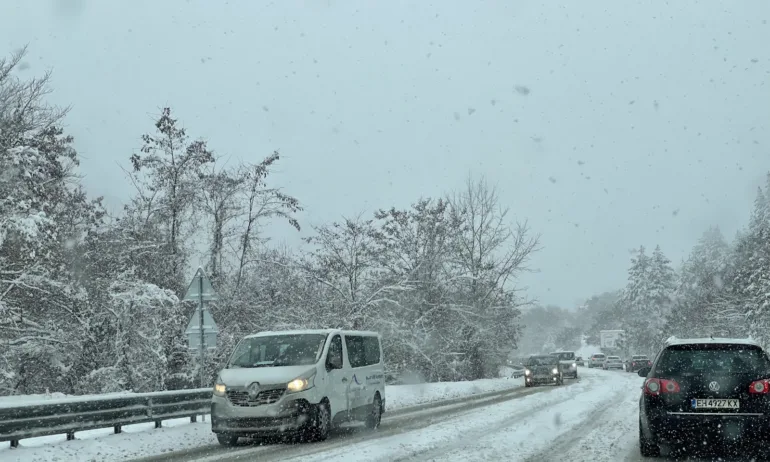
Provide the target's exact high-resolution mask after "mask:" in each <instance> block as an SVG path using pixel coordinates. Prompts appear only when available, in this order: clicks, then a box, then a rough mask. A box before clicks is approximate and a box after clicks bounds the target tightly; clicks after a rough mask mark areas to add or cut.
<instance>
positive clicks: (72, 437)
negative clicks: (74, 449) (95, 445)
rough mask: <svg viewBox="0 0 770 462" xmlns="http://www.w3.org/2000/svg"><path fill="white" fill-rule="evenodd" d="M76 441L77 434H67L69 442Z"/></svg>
mask: <svg viewBox="0 0 770 462" xmlns="http://www.w3.org/2000/svg"><path fill="white" fill-rule="evenodd" d="M74 439H75V432H67V441H72V440H74Z"/></svg>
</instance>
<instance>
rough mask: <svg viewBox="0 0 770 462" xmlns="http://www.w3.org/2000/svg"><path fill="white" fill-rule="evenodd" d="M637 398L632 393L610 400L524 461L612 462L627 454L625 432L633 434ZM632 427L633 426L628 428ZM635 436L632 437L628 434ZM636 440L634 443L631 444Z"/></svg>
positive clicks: (626, 436)
mask: <svg viewBox="0 0 770 462" xmlns="http://www.w3.org/2000/svg"><path fill="white" fill-rule="evenodd" d="M638 402H639V396H638V395H637V394H635V393H629V394H627V395H624V394H623V393H622V392H620V393H618V394H616V395H615V396H613V398H612V400H611V401H610V402H608V403H607V405H606V406H602V407H598V408H596V409H594V410H593V411H592V412H590V413H589V414H587V415H586V416H585V418H583V419H582V422H581V423H579V424H578V425H577V426H576V427H575V428H573V429H572V430H570V431H569V432H568V433H567V434H566V435H562V436H559V438H558V440H557V441H556V442H555V443H554V444H551V445H549V446H548V449H546V450H545V451H543V452H542V453H540V454H538V455H536V456H532V457H529V458H528V459H525V462H541V461H543V460H590V461H592V462H615V461H619V460H623V457H624V455H626V454H628V447H629V442H630V440H631V439H632V437H630V436H629V432H631V431H632V427H633V430H636V425H635V424H636V418H637V416H638V414H637V413H636V412H635V410H636V403H638ZM631 424H633V425H631ZM632 435H635V433H632ZM635 441H636V440H634V442H635Z"/></svg>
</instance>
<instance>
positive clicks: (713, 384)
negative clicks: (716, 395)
mask: <svg viewBox="0 0 770 462" xmlns="http://www.w3.org/2000/svg"><path fill="white" fill-rule="evenodd" d="M709 390H711V391H719V384H718V383H717V382H711V383H710V384H709Z"/></svg>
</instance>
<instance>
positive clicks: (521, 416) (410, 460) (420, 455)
mask: <svg viewBox="0 0 770 462" xmlns="http://www.w3.org/2000/svg"><path fill="white" fill-rule="evenodd" d="M586 385H587V389H588V391H590V390H591V389H592V388H593V387H592V386H588V385H589V384H586ZM552 391H554V392H555V391H556V390H552ZM577 396H579V394H571V395H570V396H566V397H564V398H561V399H558V400H557V401H546V402H543V403H540V404H538V405H536V406H533V407H528V408H526V409H522V410H521V411H518V412H515V413H513V414H511V415H510V417H508V418H506V419H505V420H503V421H502V422H495V423H492V424H489V425H488V426H485V427H483V428H479V429H475V430H474V431H473V432H470V433H463V434H462V437H461V438H459V439H457V440H456V441H455V442H454V443H452V444H449V445H446V446H441V447H436V448H435V449H432V450H428V451H417V452H415V453H413V454H411V455H409V456H406V457H401V458H395V459H390V460H391V461H393V462H414V461H425V460H430V461H440V460H444V456H445V455H447V454H448V453H451V452H454V451H455V450H458V449H462V448H464V447H465V446H467V445H468V441H469V440H470V441H478V440H481V439H482V438H485V437H489V436H490V435H491V434H493V433H499V432H502V431H505V430H507V429H508V428H510V427H512V426H516V425H519V424H522V425H526V420H527V417H529V416H532V415H535V414H537V413H539V412H543V411H547V410H548V409H550V408H552V407H554V406H558V405H560V404H564V403H566V402H568V401H571V400H574V399H575V398H576V397H577ZM508 457H510V455H509V456H508ZM560 459H561V457H559V456H558V453H557V457H555V458H552V459H544V458H542V457H540V456H537V457H535V458H534V459H532V460H534V461H537V462H541V461H543V460H560ZM527 462H529V461H527Z"/></svg>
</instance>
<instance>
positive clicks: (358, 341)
mask: <svg viewBox="0 0 770 462" xmlns="http://www.w3.org/2000/svg"><path fill="white" fill-rule="evenodd" d="M345 346H347V347H348V361H350V367H363V366H366V355H365V351H364V338H363V337H359V336H358V335H346V336H345Z"/></svg>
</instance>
